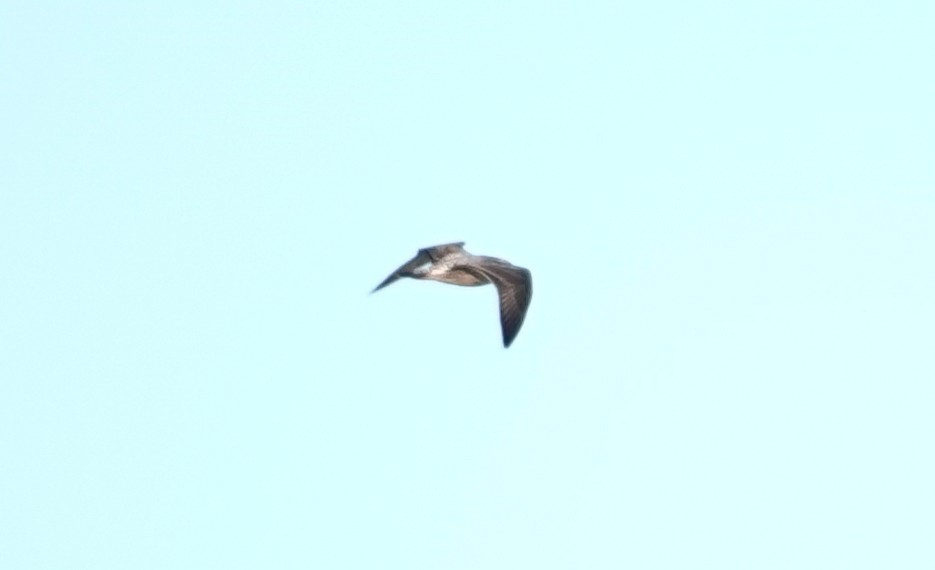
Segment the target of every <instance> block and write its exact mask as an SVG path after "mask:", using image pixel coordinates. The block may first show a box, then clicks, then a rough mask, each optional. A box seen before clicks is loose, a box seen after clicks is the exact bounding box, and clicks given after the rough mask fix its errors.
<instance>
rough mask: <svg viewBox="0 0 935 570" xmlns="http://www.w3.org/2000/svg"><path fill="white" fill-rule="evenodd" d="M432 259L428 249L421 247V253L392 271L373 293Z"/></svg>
mask: <svg viewBox="0 0 935 570" xmlns="http://www.w3.org/2000/svg"><path fill="white" fill-rule="evenodd" d="M431 261H432V259H431V257H430V256H429V252H428V250H425V249H420V250H419V253H417V254H416V256H415V257H413V258H412V259H410V260H409V261H407V262H406V263H404V264H402V265H400V266H399V269H397V270H396V271H394V272H392V273H390V276H389V277H387V278H386V279H384V280H383V283H380V284H379V285H377V286H376V288H375V289H374V290H373V291H371V293H376V292H377V291H379V290H380V289H382V288H384V287H386V286H387V285H390V284H391V283H394V282H395V281H397V280H398V279H399V278H400V277H405V276H406V275H407V274H409V273H412V270H413V269H415V268H416V267H419V266H420V265H425V264H426V263H430V262H431Z"/></svg>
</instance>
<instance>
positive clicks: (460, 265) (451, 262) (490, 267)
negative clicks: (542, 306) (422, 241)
mask: <svg viewBox="0 0 935 570" xmlns="http://www.w3.org/2000/svg"><path fill="white" fill-rule="evenodd" d="M463 246H464V242H463V241H459V242H455V243H446V244H442V245H435V246H432V247H426V248H422V249H420V250H419V252H418V253H417V254H416V256H415V257H413V258H412V259H410V260H409V261H407V262H406V263H404V264H403V265H401V266H400V267H399V269H397V270H396V271H394V272H392V273H390V276H389V277H387V278H386V279H384V280H383V283H380V284H379V285H377V286H376V288H375V289H374V290H373V291H372V292H371V293H376V292H377V291H379V290H380V289H382V288H384V287H386V286H387V285H390V284H392V283H394V282H395V281H397V280H399V279H400V278H401V277H411V278H413V279H430V280H433V281H441V282H442V283H450V284H452V285H462V286H464V287H476V286H479V285H486V284H488V283H493V284H494V286H496V288H497V293H498V295H499V297H500V328H501V329H502V331H503V346H504V347H509V346H510V345H511V344H512V343H513V340H514V339H515V338H516V335H517V334H519V329H520V327H521V326H523V319H525V318H526V310H527V309H528V308H529V301H530V300H532V275H531V274H530V273H529V270H528V269H526V268H523V267H517V266H516V265H513V264H512V263H510V262H508V261H504V260H503V259H499V258H496V257H488V256H485V255H473V254H471V253H468V252H467V251H465V249H464V247H463Z"/></svg>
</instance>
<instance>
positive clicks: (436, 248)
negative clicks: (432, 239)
mask: <svg viewBox="0 0 935 570" xmlns="http://www.w3.org/2000/svg"><path fill="white" fill-rule="evenodd" d="M462 251H464V242H463V241H458V242H454V243H445V244H442V245H433V246H432V247H426V248H423V249H420V250H419V253H424V254H425V255H428V256H429V258H430V259H431V260H432V261H433V262H437V261H438V260H439V259H441V258H443V257H445V256H446V255H450V254H452V253H460V252H462Z"/></svg>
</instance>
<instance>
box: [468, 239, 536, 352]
mask: <svg viewBox="0 0 935 570" xmlns="http://www.w3.org/2000/svg"><path fill="white" fill-rule="evenodd" d="M455 268H456V269H463V270H465V271H467V272H469V273H474V274H480V275H483V276H484V277H486V278H487V279H489V280H490V282H491V283H493V284H494V285H495V286H496V287H497V294H498V295H499V297H500V328H501V329H502V330H503V346H505V347H509V346H510V345H511V344H513V340H514V339H515V338H516V335H517V334H519V329H520V327H522V326H523V320H525V318H526V311H527V310H528V309H529V302H530V301H532V274H531V273H530V272H529V270H528V269H525V268H523V267H517V266H515V265H513V264H511V263H508V262H506V261H503V260H501V259H497V258H494V257H475V258H474V263H472V264H470V265H457V266H455Z"/></svg>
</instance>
